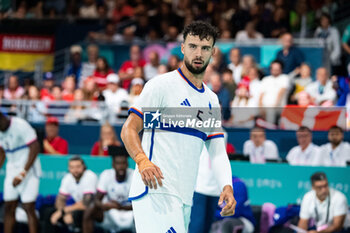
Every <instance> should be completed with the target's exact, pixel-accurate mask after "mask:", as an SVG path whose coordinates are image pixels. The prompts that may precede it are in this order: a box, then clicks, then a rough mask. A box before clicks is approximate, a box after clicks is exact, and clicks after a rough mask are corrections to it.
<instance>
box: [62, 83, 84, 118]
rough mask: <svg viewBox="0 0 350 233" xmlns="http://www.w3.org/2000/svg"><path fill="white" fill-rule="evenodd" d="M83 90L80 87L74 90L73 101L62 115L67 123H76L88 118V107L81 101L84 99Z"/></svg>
mask: <svg viewBox="0 0 350 233" xmlns="http://www.w3.org/2000/svg"><path fill="white" fill-rule="evenodd" d="M84 100H85V99H84V92H83V90H81V89H76V90H75V91H74V102H73V103H71V105H70V108H69V110H68V112H67V113H66V115H65V116H64V121H65V122H67V123H77V122H79V121H82V120H85V119H87V118H88V116H89V115H88V108H87V107H86V106H85V105H84V104H83V103H81V102H82V101H84Z"/></svg>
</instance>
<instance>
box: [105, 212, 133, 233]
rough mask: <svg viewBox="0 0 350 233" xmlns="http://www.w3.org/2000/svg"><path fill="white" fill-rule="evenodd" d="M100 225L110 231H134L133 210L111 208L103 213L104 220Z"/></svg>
mask: <svg viewBox="0 0 350 233" xmlns="http://www.w3.org/2000/svg"><path fill="white" fill-rule="evenodd" d="M99 225H100V226H101V227H102V228H104V229H106V230H109V231H112V230H113V231H122V230H131V231H134V229H135V224H134V215H133V212H132V211H131V210H129V211H128V210H116V209H111V210H108V211H105V212H104V213H103V222H102V223H101V224H99Z"/></svg>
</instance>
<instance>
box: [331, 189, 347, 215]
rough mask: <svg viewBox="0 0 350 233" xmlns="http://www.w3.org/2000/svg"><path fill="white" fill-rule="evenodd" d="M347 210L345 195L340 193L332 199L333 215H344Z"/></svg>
mask: <svg viewBox="0 0 350 233" xmlns="http://www.w3.org/2000/svg"><path fill="white" fill-rule="evenodd" d="M347 212H348V202H347V200H346V197H345V196H344V195H343V194H341V195H339V196H338V198H337V199H335V201H334V217H337V216H341V215H346V214H347Z"/></svg>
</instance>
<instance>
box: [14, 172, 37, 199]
mask: <svg viewBox="0 0 350 233" xmlns="http://www.w3.org/2000/svg"><path fill="white" fill-rule="evenodd" d="M24 181H25V182H24V183H23V184H21V187H19V190H20V195H21V201H22V202H23V203H30V202H35V201H36V198H37V197H38V193H39V182H40V181H39V178H38V177H37V176H35V175H34V174H31V175H29V176H27V177H26V180H24Z"/></svg>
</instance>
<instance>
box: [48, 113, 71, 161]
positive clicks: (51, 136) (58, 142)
mask: <svg viewBox="0 0 350 233" xmlns="http://www.w3.org/2000/svg"><path fill="white" fill-rule="evenodd" d="M58 133H59V123H58V119H57V118H55V117H49V118H47V120H46V125H45V134H46V137H45V139H44V141H43V147H44V154H50V155H67V154H68V142H67V141H66V140H65V139H63V138H61V137H60V136H59V135H58Z"/></svg>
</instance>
